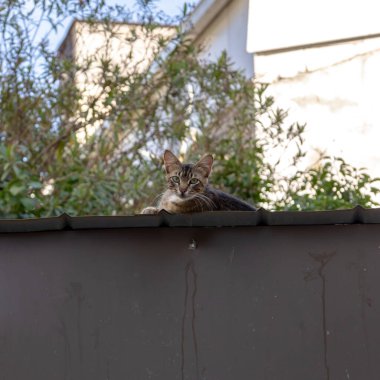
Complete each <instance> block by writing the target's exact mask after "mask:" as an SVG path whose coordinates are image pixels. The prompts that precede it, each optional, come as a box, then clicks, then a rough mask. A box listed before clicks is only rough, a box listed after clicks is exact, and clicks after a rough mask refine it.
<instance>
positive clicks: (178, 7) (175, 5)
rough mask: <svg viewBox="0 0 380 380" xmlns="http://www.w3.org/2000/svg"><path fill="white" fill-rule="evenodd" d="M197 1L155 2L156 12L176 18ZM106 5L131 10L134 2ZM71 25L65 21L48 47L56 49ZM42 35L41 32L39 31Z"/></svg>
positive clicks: (117, 1)
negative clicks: (187, 5)
mask: <svg viewBox="0 0 380 380" xmlns="http://www.w3.org/2000/svg"><path fill="white" fill-rule="evenodd" d="M198 1H199V0H193V1H189V0H187V1H186V0H156V1H155V5H156V7H157V8H158V10H159V11H160V10H161V11H163V12H165V13H166V14H167V15H168V16H176V15H178V14H181V13H182V10H183V6H184V4H185V2H187V3H189V2H190V3H198ZM106 4H107V5H122V6H126V7H128V8H132V7H133V5H134V4H135V0H106ZM70 25H71V20H67V21H65V22H64V23H63V25H62V26H61V27H60V28H58V30H57V32H56V33H55V34H52V35H51V36H50V46H51V47H52V48H53V49H55V50H56V49H57V48H58V47H59V46H60V44H61V42H62V41H63V39H64V37H65V35H66V33H67V31H68V29H69V27H70ZM41 32H42V33H43V30H41Z"/></svg>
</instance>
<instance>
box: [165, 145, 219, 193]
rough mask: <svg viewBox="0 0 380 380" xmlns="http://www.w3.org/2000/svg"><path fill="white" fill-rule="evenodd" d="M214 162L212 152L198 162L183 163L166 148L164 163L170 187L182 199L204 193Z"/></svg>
mask: <svg viewBox="0 0 380 380" xmlns="http://www.w3.org/2000/svg"><path fill="white" fill-rule="evenodd" d="M212 163H213V158H212V156H211V154H206V155H204V156H203V157H202V158H201V159H200V160H199V161H198V162H197V163H196V164H182V163H181V162H180V161H179V159H178V158H177V157H176V156H175V155H174V154H173V153H172V152H171V151H170V150H165V153H164V164H165V170H166V180H167V185H168V189H169V190H171V191H172V192H173V193H174V194H175V195H176V196H177V197H178V198H179V199H181V200H186V199H191V198H193V197H196V196H197V194H200V193H203V191H204V189H205V187H206V186H207V183H208V177H209V175H210V173H211V168H212Z"/></svg>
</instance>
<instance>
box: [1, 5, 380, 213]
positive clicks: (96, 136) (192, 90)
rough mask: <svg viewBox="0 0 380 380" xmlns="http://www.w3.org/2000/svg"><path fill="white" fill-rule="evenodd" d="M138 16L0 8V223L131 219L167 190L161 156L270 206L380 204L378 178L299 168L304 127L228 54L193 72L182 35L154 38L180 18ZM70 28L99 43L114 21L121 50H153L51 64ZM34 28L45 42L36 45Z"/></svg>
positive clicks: (85, 8) (337, 163)
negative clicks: (207, 165)
mask: <svg viewBox="0 0 380 380" xmlns="http://www.w3.org/2000/svg"><path fill="white" fill-rule="evenodd" d="M30 4H33V7H30ZM136 9H137V11H136V13H131V12H129V10H127V9H124V8H121V7H107V6H106V5H104V4H103V2H101V1H100V2H96V1H88V2H82V1H80V2H78V1H70V0H69V1H67V0H58V1H55V2H51V3H47V2H41V1H37V0H35V1H34V2H31V3H28V6H27V5H25V4H24V2H23V1H19V0H15V1H12V2H9V4H8V5H7V6H6V7H5V6H3V7H0V25H1V31H0V32H1V37H2V41H3V43H2V44H1V45H0V165H1V169H2V170H1V180H0V210H1V211H0V216H1V217H5V218H9V217H12V218H16V217H17V218H25V217H41V216H51V215H59V214H61V213H63V212H66V213H69V214H71V215H89V214H97V215H116V214H129V213H134V212H139V210H140V209H141V208H143V207H144V206H146V205H148V204H151V203H152V202H153V201H154V199H155V198H156V197H157V196H158V195H159V192H160V191H162V189H163V186H164V183H163V173H162V170H161V165H162V162H161V155H162V152H163V150H164V149H165V148H171V149H173V151H175V152H177V153H180V154H181V157H182V158H183V159H185V160H191V159H196V158H197V157H198V156H199V155H201V154H203V153H204V152H206V151H207V152H210V153H213V154H214V156H215V158H216V163H215V167H214V172H213V177H212V180H213V183H214V185H215V186H216V187H219V188H222V189H224V190H226V191H229V192H231V193H234V194H236V195H238V196H240V197H242V198H244V199H246V200H247V201H250V202H252V203H254V204H256V205H259V206H264V207H266V208H269V209H275V210H285V209H290V210H315V209H334V208H346V207H352V206H355V205H357V204H361V205H362V206H364V207H372V206H375V205H377V203H376V202H375V201H374V196H375V195H376V194H377V193H378V188H377V187H376V186H375V184H376V180H375V179H371V178H370V177H369V176H368V175H367V173H366V172H365V170H362V169H360V170H359V169H355V168H353V167H351V166H350V165H348V164H347V163H345V162H344V161H343V160H342V159H335V158H329V157H321V159H320V160H319V162H318V163H316V164H315V165H314V166H312V167H310V168H307V169H305V170H300V169H299V167H300V164H301V163H302V162H303V160H304V156H305V154H304V151H303V131H304V126H303V125H299V124H292V125H287V124H286V112H285V111H284V110H281V109H277V108H276V107H275V105H274V100H273V99H272V98H271V97H269V96H266V88H267V86H266V85H264V84H259V83H253V82H251V81H247V79H246V78H245V77H244V75H243V74H242V73H241V72H239V71H236V70H235V69H234V68H233V65H232V63H231V62H230V61H229V59H228V57H227V55H226V54H222V55H221V57H220V58H219V60H218V61H217V62H213V63H210V62H202V61H201V60H200V59H199V58H198V57H199V54H198V53H199V48H198V47H197V46H195V45H194V43H193V42H192V41H191V40H189V39H187V37H186V36H185V35H182V34H181V33H180V31H179V29H178V30H177V33H176V36H175V37H174V38H173V37H172V36H169V35H167V36H166V37H163V36H162V35H161V34H160V33H156V32H155V31H157V28H161V26H160V25H161V24H162V23H165V24H169V23H173V24H178V22H179V21H180V20H181V17H185V16H186V15H185V14H184V15H182V16H181V17H179V18H178V19H176V20H170V19H168V18H167V17H166V16H165V15H163V14H161V13H156V12H155V10H154V4H153V2H152V1H141V2H139V7H138V8H136ZM184 11H185V12H184V13H186V11H187V8H185V10H184ZM67 17H74V18H77V19H81V20H85V21H86V22H88V25H90V26H96V25H103V27H104V30H103V31H104V35H105V36H106V38H107V40H108V41H110V40H111V39H115V38H126V37H123V36H121V37H120V36H119V35H118V34H117V31H116V30H115V25H116V24H114V23H112V22H111V21H110V20H112V19H117V20H123V21H134V22H136V21H138V22H141V25H142V26H141V27H140V29H139V32H138V33H132V34H131V35H129V36H128V41H126V42H128V43H130V44H131V46H133V43H134V42H135V41H136V40H138V39H139V38H141V33H143V35H144V36H145V38H148V39H151V40H152V41H154V48H153V50H152V51H151V52H150V53H149V57H146V58H147V59H148V61H149V66H148V67H147V66H146V62H147V61H144V62H145V66H144V69H143V70H139V69H138V68H137V69H136V70H133V71H131V70H130V69H128V67H130V66H131V62H132V61H124V62H115V61H114V59H113V53H112V51H110V50H109V49H104V51H103V50H102V51H99V54H96V55H94V56H90V57H86V58H85V59H83V60H81V61H76V62H73V61H71V60H70V59H65V58H63V57H60V56H57V54H56V53H55V52H54V50H53V49H51V48H50V47H49V40H48V38H49V35H50V33H51V31H53V32H54V30H55V29H56V28H57V27H58V25H59V23H60V22H62V20H63V19H65V18H67ZM32 20H43V21H37V22H36V23H33V21H32ZM100 22H101V24H100ZM41 23H42V25H41ZM41 26H42V29H44V30H47V32H46V36H45V37H43V38H36V36H39V35H40V34H39V32H38V28H40V27H41ZM33 36H34V37H33ZM134 53H135V51H134V49H133V48H132V49H131V52H130V54H129V59H130V60H132V59H133V56H134ZM128 62H129V63H128ZM136 67H137V66H136ZM90 74H91V75H90ZM79 75H82V77H84V78H87V79H86V81H85V85H83V83H82V85H80V86H79V85H78V80H77V79H78V77H79ZM90 88H96V92H95V93H93V94H92V95H91V94H90V95H89V92H88V89H90ZM284 156H286V157H287V159H286V162H288V164H289V165H288V168H287V169H286V170H284V169H283V168H284V164H283V162H282V158H283V157H284Z"/></svg>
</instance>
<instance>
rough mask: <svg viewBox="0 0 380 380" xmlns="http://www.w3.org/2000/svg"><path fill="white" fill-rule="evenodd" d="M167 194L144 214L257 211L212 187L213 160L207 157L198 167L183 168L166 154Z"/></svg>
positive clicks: (143, 212) (187, 165)
mask: <svg viewBox="0 0 380 380" xmlns="http://www.w3.org/2000/svg"><path fill="white" fill-rule="evenodd" d="M164 164H165V170H166V180H167V190H166V191H165V192H164V193H163V195H162V197H161V199H160V201H159V203H158V206H157V207H146V208H144V209H143V210H142V212H141V213H142V214H157V213H158V212H159V211H160V210H166V211H167V212H169V213H174V214H177V213H178V214H183V213H191V212H202V211H233V210H235V211H255V210H256V209H255V207H253V206H251V205H250V204H248V203H246V202H244V201H242V200H240V199H238V198H236V197H234V196H232V195H230V194H227V193H224V192H223V191H220V190H216V189H214V188H212V187H211V186H210V185H208V178H209V175H210V173H211V168H212V164H213V157H212V156H211V155H210V154H206V155H205V156H203V157H202V158H201V159H200V160H199V161H198V162H197V163H196V164H182V163H181V162H180V161H179V160H178V158H177V157H176V156H175V155H174V154H173V153H172V152H170V151H169V150H165V153H164Z"/></svg>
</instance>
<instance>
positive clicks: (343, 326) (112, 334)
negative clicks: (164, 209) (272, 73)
mask: <svg viewBox="0 0 380 380" xmlns="http://www.w3.org/2000/svg"><path fill="white" fill-rule="evenodd" d="M218 215H221V216H218ZM240 215H242V213H236V214H234V213H230V214H229V215H228V217H226V215H224V214H223V213H221V214H218V213H212V215H211V216H208V215H206V216H205V217H204V218H203V219H204V220H205V221H207V219H210V218H211V219H213V220H219V225H220V226H221V227H211V226H209V227H208V228H204V227H201V226H198V227H189V228H183V227H181V228H179V227H140V228H137V227H132V226H133V222H134V221H136V223H135V225H136V226H139V225H140V226H141V225H142V224H144V223H145V224H148V225H149V224H151V225H154V224H157V223H158V224H159V222H160V221H162V220H163V219H160V216H150V217H146V218H144V217H145V216H140V217H129V219H128V220H127V222H128V223H131V227H129V228H121V226H122V224H123V221H124V220H125V219H127V218H128V217H127V218H78V219H79V222H76V219H73V220H71V221H69V223H68V222H67V218H64V219H63V222H65V220H66V223H63V224H62V223H59V222H61V220H58V221H57V219H53V220H51V221H48V222H47V223H46V222H44V221H43V220H37V221H36V223H31V222H28V221H8V222H4V223H0V227H1V231H2V232H3V233H2V234H0V240H1V250H0V304H1V308H0V365H1V377H2V378H4V379H30V380H40V379H51V380H54V379H62V380H63V379H81V380H98V379H99V380H100V379H103V380H104V379H157V380H168V379H180V380H184V379H199V380H200V379H209V380H215V379H218V380H231V379H273V380H277V379H293V380H305V379H308V380H321V379H367V380H371V379H373V380H375V379H376V380H377V379H378V373H379V371H380V363H379V361H378V357H379V355H380V346H379V344H378V341H379V338H380V328H379V323H378V321H379V318H380V307H379V305H380V294H379V292H378V291H377V289H378V288H379V286H380V279H379V276H378V273H379V271H380V255H379V253H380V246H379V238H378V236H379V233H380V224H378V223H379V211H378V210H370V211H365V212H362V211H361V210H354V211H352V212H349V215H356V217H358V216H360V218H364V219H366V218H371V217H372V218H373V217H374V216H375V217H376V218H377V219H376V218H375V219H376V220H377V224H344V225H336V224H328V225H319V224H318V223H317V224H315V225H308V226H306V225H302V224H301V225H299V224H298V225H297V223H298V222H296V220H297V219H298V218H299V217H301V219H302V218H303V220H304V221H307V220H309V222H313V220H314V221H318V220H319V222H322V221H323V220H324V221H325V222H327V221H328V220H330V223H334V220H335V222H337V221H338V220H345V221H346V222H348V221H349V220H351V219H348V218H346V216H347V215H346V214H345V212H330V213H305V214H302V213H275V214H274V215H272V216H273V217H274V219H271V217H270V216H271V215H268V214H265V213H260V212H259V213H246V215H247V217H246V218H245V217H243V218H242V220H241V221H240ZM265 215H266V221H267V222H268V221H270V220H272V221H273V220H276V218H277V220H281V218H282V220H283V222H286V221H287V222H288V223H290V225H281V226H275V225H269V226H260V225H247V226H239V224H240V223H241V222H243V223H245V222H246V221H247V220H248V219H249V218H251V219H252V220H255V218H257V217H258V216H259V217H260V218H261V217H263V216H265ZM303 215H306V217H304V216H303ZM321 217H322V219H321ZM199 218H202V216H201V217H199V216H197V215H195V216H194V218H193V217H192V216H178V217H177V216H164V219H165V220H166V223H167V224H169V225H170V224H174V225H175V224H176V223H177V224H178V220H179V221H181V220H182V222H181V223H189V224H191V223H195V224H197V222H196V221H197V220H198V219H199ZM278 218H280V219H278ZM323 218H325V219H323ZM342 218H343V219H342ZM299 220H300V219H299ZM362 220H363V219H362ZM131 221H132V222H131ZM262 221H264V219H262ZM226 222H227V223H235V227H227V226H225V227H222V226H223V224H225V223H226ZM181 223H180V224H181ZM292 223H295V224H294V225H291V224H292ZM80 224H81V227H82V228H83V229H77V228H76V229H74V230H65V229H63V230H62V229H61V230H56V231H46V229H41V228H39V227H41V226H42V227H44V228H46V227H48V226H50V227H49V228H51V229H56V228H57V226H58V228H69V227H70V228H74V226H75V225H77V226H78V225H80ZM91 224H92V228H90V225H91ZM115 225H119V228H110V226H115ZM214 225H215V224H214ZM4 226H5V227H4ZM36 226H37V228H35V227H36ZM6 228H9V229H8V231H9V232H8V233H4V231H5V229H6ZM28 228H31V229H33V228H35V232H18V233H15V232H12V231H16V230H19V231H20V230H22V229H23V230H24V231H26V230H28Z"/></svg>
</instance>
